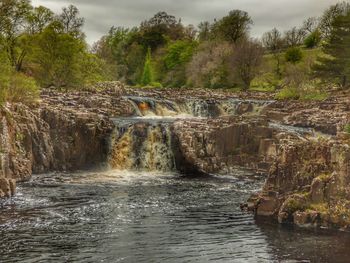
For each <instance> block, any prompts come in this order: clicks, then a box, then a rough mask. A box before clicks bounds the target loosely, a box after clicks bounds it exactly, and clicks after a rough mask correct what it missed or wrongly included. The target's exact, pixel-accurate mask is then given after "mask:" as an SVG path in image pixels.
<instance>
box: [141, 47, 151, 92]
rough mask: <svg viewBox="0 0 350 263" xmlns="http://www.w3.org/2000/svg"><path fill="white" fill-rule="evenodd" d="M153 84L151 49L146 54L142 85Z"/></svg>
mask: <svg viewBox="0 0 350 263" xmlns="http://www.w3.org/2000/svg"><path fill="white" fill-rule="evenodd" d="M152 82H153V69H152V58H151V49H150V48H149V49H148V51H147V54H146V59H145V65H144V67H143V74H142V79H141V84H142V85H149V84H151V83H152Z"/></svg>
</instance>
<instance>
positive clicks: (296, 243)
mask: <svg viewBox="0 0 350 263" xmlns="http://www.w3.org/2000/svg"><path fill="white" fill-rule="evenodd" d="M261 184H262V181H261V180H258V181H257V180H256V179H254V178H252V177H249V178H245V179H244V178H242V176H235V177H234V176H226V177H215V176H213V177H208V178H202V179H200V178H187V179H186V178H183V177H181V176H180V175H177V174H164V173H158V174H156V173H153V174H149V173H131V172H107V173H89V174H70V175H69V174H66V175H62V174H50V175H45V176H36V177H34V178H33V180H32V181H31V182H28V183H26V184H25V185H22V186H20V187H19V192H18V195H17V196H16V197H15V198H14V199H12V200H9V201H7V202H6V203H4V204H3V207H2V208H1V210H0V235H1V242H0V262H208V261H216V262H347V261H346V260H347V259H348V258H349V256H350V251H349V249H347V248H348V247H349V245H350V237H349V236H348V235H346V234H341V233H314V232H312V231H311V232H310V231H306V230H295V229H294V230H293V229H288V228H281V227H276V225H269V224H266V223H260V222H259V223H256V222H255V221H254V220H253V218H252V216H251V215H250V214H244V213H242V212H241V211H240V210H239V204H240V203H241V202H243V201H244V200H245V199H246V198H247V197H248V196H249V194H250V193H251V192H252V191H256V190H257V189H259V188H260V187H261Z"/></svg>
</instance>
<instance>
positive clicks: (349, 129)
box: [345, 124, 350, 134]
mask: <svg viewBox="0 0 350 263" xmlns="http://www.w3.org/2000/svg"><path fill="white" fill-rule="evenodd" d="M345 132H347V133H349V134H350V124H346V125H345Z"/></svg>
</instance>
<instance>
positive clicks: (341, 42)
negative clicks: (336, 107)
mask: <svg viewBox="0 0 350 263" xmlns="http://www.w3.org/2000/svg"><path fill="white" fill-rule="evenodd" d="M349 28H350V11H348V12H347V14H346V15H343V16H338V17H337V18H335V19H334V22H333V23H332V30H331V32H330V36H329V41H327V42H326V43H325V45H324V47H323V52H324V53H325V54H326V56H322V57H319V58H318V63H317V64H316V66H315V71H316V76H317V77H319V78H321V79H323V80H326V81H331V82H335V83H337V84H338V85H339V86H340V87H342V88H345V87H348V86H349V79H350V31H349Z"/></svg>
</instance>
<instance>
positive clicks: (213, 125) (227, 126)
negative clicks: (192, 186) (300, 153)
mask: <svg viewBox="0 0 350 263" xmlns="http://www.w3.org/2000/svg"><path fill="white" fill-rule="evenodd" d="M174 133H175V146H174V148H175V149H176V154H175V157H176V158H175V161H176V165H177V168H178V170H180V171H181V172H183V173H198V172H200V173H222V172H224V173H225V172H226V173H227V172H229V170H230V168H232V167H235V166H245V167H248V168H251V169H254V170H257V171H259V170H260V171H266V169H267V168H268V167H269V163H268V162H269V161H271V160H272V159H271V155H274V154H275V153H274V149H273V147H274V142H273V141H274V140H273V139H272V137H273V129H271V128H269V127H268V123H267V122H266V120H264V119H256V118H243V117H236V118H234V117H231V118H216V119H208V120H188V121H179V122H176V123H175V125H174Z"/></svg>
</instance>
